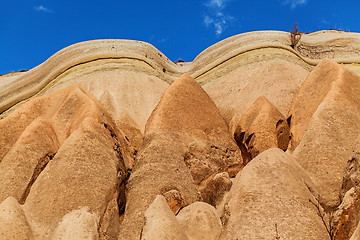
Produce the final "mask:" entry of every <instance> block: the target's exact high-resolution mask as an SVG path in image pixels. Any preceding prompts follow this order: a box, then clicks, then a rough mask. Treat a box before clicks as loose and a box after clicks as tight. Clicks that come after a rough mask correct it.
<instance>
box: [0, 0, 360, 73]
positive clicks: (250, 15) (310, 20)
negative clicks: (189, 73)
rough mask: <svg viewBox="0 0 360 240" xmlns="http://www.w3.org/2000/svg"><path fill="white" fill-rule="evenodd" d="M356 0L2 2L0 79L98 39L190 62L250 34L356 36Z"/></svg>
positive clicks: (358, 25)
mask: <svg viewBox="0 0 360 240" xmlns="http://www.w3.org/2000/svg"><path fill="white" fill-rule="evenodd" d="M359 10H360V1H359V0H342V1H339V0H327V1H326V0H254V1H249V0H247V1H242V0H182V1H171V0H154V1H151V0H127V1H126V0H87V1H85V0H0V34H1V35H0V74H2V73H8V72H12V71H19V70H23V69H30V68H33V67H35V66H36V65H39V64H40V63H42V62H43V61H45V60H46V59H47V58H49V57H50V56H51V55H52V54H54V53H55V52H57V51H59V50H60V49H62V48H64V47H66V46H69V45H71V44H74V43H77V42H81V41H86V40H92V39H104V38H117V39H135V40H141V41H146V42H149V43H151V44H153V45H154V46H155V47H156V48H158V49H159V50H160V51H162V52H163V53H164V54H165V55H166V56H167V57H169V58H170V59H171V60H172V61H177V60H178V59H182V60H186V61H192V60H193V59H194V58H195V57H196V56H197V55H198V54H199V53H200V52H201V51H203V50H204V49H205V48H207V47H209V46H211V45H212V44H214V43H216V42H218V41H220V40H222V39H225V38H227V37H230V36H233V35H236V34H239V33H244V32H249V31H256V30H282V31H289V30H290V29H291V27H292V26H293V23H294V22H298V26H299V30H300V31H302V32H313V31H317V30H322V29H340V30H345V31H352V32H360V14H359Z"/></svg>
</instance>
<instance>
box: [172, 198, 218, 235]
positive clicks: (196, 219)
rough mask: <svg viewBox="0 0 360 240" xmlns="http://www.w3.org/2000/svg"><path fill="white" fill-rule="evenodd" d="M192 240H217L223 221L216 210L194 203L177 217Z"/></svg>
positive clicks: (209, 206)
mask: <svg viewBox="0 0 360 240" xmlns="http://www.w3.org/2000/svg"><path fill="white" fill-rule="evenodd" d="M176 219H177V220H178V221H179V223H180V225H181V227H182V229H183V231H184V232H185V233H186V235H187V236H188V237H189V239H190V240H201V239H209V240H217V239H219V237H220V233H221V227H222V225H221V221H220V217H219V214H218V212H217V211H216V209H215V208H214V207H213V206H211V205H209V204H207V203H204V202H194V203H192V204H190V205H189V206H187V207H185V208H183V209H182V210H181V211H180V213H179V214H178V215H177V216H176Z"/></svg>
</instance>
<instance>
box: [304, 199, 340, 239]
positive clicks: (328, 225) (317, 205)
mask: <svg viewBox="0 0 360 240" xmlns="http://www.w3.org/2000/svg"><path fill="white" fill-rule="evenodd" d="M309 202H310V203H311V204H312V205H314V206H315V208H316V210H317V215H318V216H319V217H320V218H321V221H322V222H323V224H324V226H325V228H326V231H327V232H328V234H329V236H330V239H331V240H333V239H335V227H334V226H333V224H332V218H331V217H329V220H328V223H326V222H327V221H326V219H325V213H324V211H323V210H321V208H320V203H319V199H318V198H317V199H316V203H314V202H313V201H312V200H311V199H309Z"/></svg>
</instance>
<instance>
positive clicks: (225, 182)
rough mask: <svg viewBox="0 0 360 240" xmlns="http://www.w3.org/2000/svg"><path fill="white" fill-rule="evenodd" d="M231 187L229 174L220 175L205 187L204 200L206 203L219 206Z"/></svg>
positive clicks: (202, 194) (202, 193)
mask: <svg viewBox="0 0 360 240" xmlns="http://www.w3.org/2000/svg"><path fill="white" fill-rule="evenodd" d="M231 186H232V181H231V179H230V176H229V173H227V172H222V173H218V174H216V175H215V176H214V178H213V179H211V180H210V181H208V182H207V184H206V185H205V187H204V189H203V191H202V192H201V196H202V199H203V201H204V202H207V203H209V204H211V205H213V206H217V205H218V204H219V203H220V202H221V201H222V199H223V197H224V195H225V193H226V192H228V191H229V190H230V188H231Z"/></svg>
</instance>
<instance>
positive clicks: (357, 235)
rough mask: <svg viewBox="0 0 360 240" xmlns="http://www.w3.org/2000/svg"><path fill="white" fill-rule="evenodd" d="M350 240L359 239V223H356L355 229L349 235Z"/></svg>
mask: <svg viewBox="0 0 360 240" xmlns="http://www.w3.org/2000/svg"><path fill="white" fill-rule="evenodd" d="M350 240H360V223H359V224H358V225H357V227H356V230H355V232H354V234H353V235H352V236H351V238H350Z"/></svg>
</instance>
